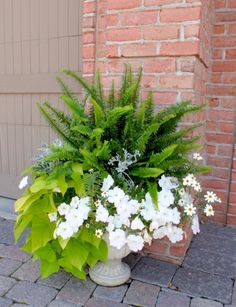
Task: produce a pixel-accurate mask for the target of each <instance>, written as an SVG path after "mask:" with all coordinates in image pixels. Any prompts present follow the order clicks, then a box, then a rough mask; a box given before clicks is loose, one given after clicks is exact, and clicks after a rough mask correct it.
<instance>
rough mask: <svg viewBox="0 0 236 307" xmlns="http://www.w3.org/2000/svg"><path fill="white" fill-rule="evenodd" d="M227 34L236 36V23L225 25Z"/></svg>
mask: <svg viewBox="0 0 236 307" xmlns="http://www.w3.org/2000/svg"><path fill="white" fill-rule="evenodd" d="M227 34H236V23H229V24H227Z"/></svg>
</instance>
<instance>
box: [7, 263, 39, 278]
mask: <svg viewBox="0 0 236 307" xmlns="http://www.w3.org/2000/svg"><path fill="white" fill-rule="evenodd" d="M39 275H40V269H39V262H32V260H31V259H30V260H29V261H28V262H26V263H24V264H23V265H22V266H21V267H20V268H19V269H18V270H17V271H16V272H15V273H14V274H12V276H13V277H15V278H17V279H20V280H28V281H36V280H37V279H38V278H39Z"/></svg>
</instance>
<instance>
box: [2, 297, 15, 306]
mask: <svg viewBox="0 0 236 307" xmlns="http://www.w3.org/2000/svg"><path fill="white" fill-rule="evenodd" d="M9 306H12V301H11V300H9V299H7V298H3V297H0V307H9Z"/></svg>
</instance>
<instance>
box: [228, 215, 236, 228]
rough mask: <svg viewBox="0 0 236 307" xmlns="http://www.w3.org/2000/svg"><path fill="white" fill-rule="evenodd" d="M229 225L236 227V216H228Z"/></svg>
mask: <svg viewBox="0 0 236 307" xmlns="http://www.w3.org/2000/svg"><path fill="white" fill-rule="evenodd" d="M227 225H231V226H236V215H229V214H228V215H227Z"/></svg>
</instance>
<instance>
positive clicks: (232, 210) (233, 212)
mask: <svg viewBox="0 0 236 307" xmlns="http://www.w3.org/2000/svg"><path fill="white" fill-rule="evenodd" d="M228 214H230V215H235V218H236V206H235V205H229V206H228Z"/></svg>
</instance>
